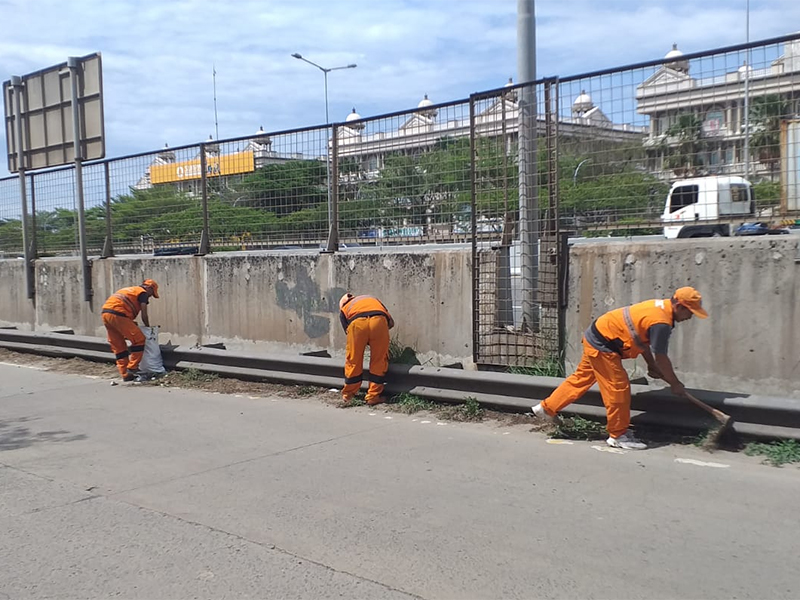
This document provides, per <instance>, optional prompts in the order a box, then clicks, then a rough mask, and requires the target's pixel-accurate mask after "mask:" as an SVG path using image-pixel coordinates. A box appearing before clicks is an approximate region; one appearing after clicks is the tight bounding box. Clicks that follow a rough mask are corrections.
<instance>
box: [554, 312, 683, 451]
mask: <svg viewBox="0 0 800 600" xmlns="http://www.w3.org/2000/svg"><path fill="white" fill-rule="evenodd" d="M628 310H629V311H630V317H631V324H632V326H633V329H634V331H635V333H636V335H637V336H638V338H639V341H640V342H641V343H642V344H644V345H646V346H649V345H650V339H649V331H650V327H652V326H653V325H656V324H659V323H663V324H665V325H669V326H670V327H672V326H673V325H674V321H673V315H672V302H671V301H670V300H646V301H644V302H639V303H638V304H634V305H632V306H630V307H628ZM624 311H625V309H624V308H618V309H616V310H612V311H610V312H607V313H606V314H604V315H603V316H601V317H599V318H598V319H597V320H596V321H595V322H594V323H592V325H591V327H590V328H589V330H588V331H587V332H586V335H584V337H583V357H582V358H581V362H580V363H579V364H578V368H577V369H575V372H574V373H573V374H572V375H570V376H569V377H567V379H565V380H564V383H562V384H561V385H560V386H558V388H556V390H555V391H554V392H553V393H552V394H551V395H550V396H549V397H548V398H547V399H546V400H544V401H543V402H542V407H543V408H544V410H545V412H546V413H547V414H548V415H550V416H555V415H556V413H558V411H560V410H561V409H563V408H564V407H565V406H567V405H569V404H572V403H573V402H575V401H576V400H578V399H579V398H580V397H581V396H583V395H584V394H585V393H586V392H587V391H588V390H589V388H590V387H592V384H594V383H595V382H597V385H598V387H599V388H600V394H601V395H602V397H603V404H605V407H606V414H607V416H608V424H607V427H608V433H609V435H610V436H611V437H613V438H617V437H620V436H621V435H622V434H624V433H625V431H626V430H627V429H628V426H629V425H630V422H631V383H630V380H629V379H628V373H627V372H626V371H625V369H624V368H623V367H622V359H623V358H636V357H637V356H639V355H640V354H641V353H642V350H641V348H640V347H639V346H638V345H637V344H636V343H635V341H634V338H633V335H632V334H631V332H630V330H629V328H628V326H627V324H626V322H625V317H624ZM587 338H589V339H591V340H595V343H596V340H598V339H599V340H601V341H604V342H605V343H604V344H603V346H604V347H606V348H609V349H610V348H613V349H614V350H613V351H603V350H599V349H598V348H595V347H594V346H593V345H592V344H591V343H590V342H589V341H587Z"/></svg>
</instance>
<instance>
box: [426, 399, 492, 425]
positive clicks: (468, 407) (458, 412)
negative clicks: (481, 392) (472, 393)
mask: <svg viewBox="0 0 800 600" xmlns="http://www.w3.org/2000/svg"><path fill="white" fill-rule="evenodd" d="M436 415H437V416H438V417H439V418H440V419H449V420H451V421H483V417H484V410H483V409H482V408H481V405H480V402H478V400H477V399H476V398H472V397H469V398H465V399H464V403H463V404H456V405H450V406H442V407H441V408H439V410H438V411H437V412H436Z"/></svg>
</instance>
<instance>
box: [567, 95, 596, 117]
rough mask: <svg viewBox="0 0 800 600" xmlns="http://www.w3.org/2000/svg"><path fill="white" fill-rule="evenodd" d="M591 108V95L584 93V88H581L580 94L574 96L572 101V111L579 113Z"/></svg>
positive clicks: (592, 103)
mask: <svg viewBox="0 0 800 600" xmlns="http://www.w3.org/2000/svg"><path fill="white" fill-rule="evenodd" d="M593 108H594V102H592V97H591V96H590V95H589V94H587V93H586V90H581V93H580V96H578V97H577V98H575V102H573V103H572V112H573V113H575V114H579V115H581V114H583V113H585V112H588V111H590V110H592V109H593Z"/></svg>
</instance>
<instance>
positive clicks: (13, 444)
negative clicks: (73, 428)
mask: <svg viewBox="0 0 800 600" xmlns="http://www.w3.org/2000/svg"><path fill="white" fill-rule="evenodd" d="M36 420H37V419H35V418H30V417H22V418H19V419H0V452H4V451H6V450H19V449H20V448H27V447H29V446H33V445H34V444H47V443H56V444H60V443H64V442H79V441H81V440H85V439H86V437H87V436H86V435H84V434H82V433H81V434H77V435H73V434H72V433H71V432H69V431H64V430H58V431H38V432H36V431H31V429H30V428H29V427H27V426H26V423H30V422H31V421H36Z"/></svg>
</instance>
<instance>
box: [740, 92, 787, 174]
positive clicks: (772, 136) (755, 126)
mask: <svg viewBox="0 0 800 600" xmlns="http://www.w3.org/2000/svg"><path fill="white" fill-rule="evenodd" d="M790 110H791V109H790V105H789V103H788V102H786V101H785V100H784V99H783V98H782V97H781V96H780V95H778V94H768V95H766V96H760V97H758V98H753V100H752V103H751V104H750V120H751V122H752V128H751V130H750V148H751V149H752V151H753V152H754V153H755V155H756V156H757V157H758V161H759V162H760V163H762V164H764V165H767V166H768V167H769V170H770V176H771V177H770V178H771V179H773V180H774V179H775V169H776V167H777V166H778V164H779V162H780V158H781V146H780V143H781V121H782V120H783V119H785V118H787V116H789V114H790Z"/></svg>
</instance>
